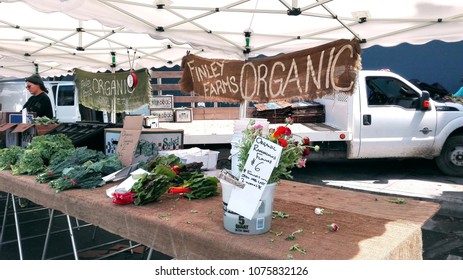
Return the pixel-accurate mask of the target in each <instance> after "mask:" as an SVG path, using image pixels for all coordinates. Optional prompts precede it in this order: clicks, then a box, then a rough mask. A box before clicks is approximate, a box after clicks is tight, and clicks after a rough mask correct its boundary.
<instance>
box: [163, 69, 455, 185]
mask: <svg viewBox="0 0 463 280" xmlns="http://www.w3.org/2000/svg"><path fill="white" fill-rule="evenodd" d="M314 101H316V102H319V103H321V104H323V105H324V106H325V122H324V123H296V124H293V125H292V126H291V130H292V131H293V133H296V134H299V135H300V136H308V137H309V138H310V139H311V142H312V143H313V144H318V145H319V146H320V147H321V150H320V152H319V153H312V154H311V156H310V157H311V160H312V159H316V157H320V158H324V159H328V158H338V159H339V158H344V159H346V158H347V159H367V158H370V159H371V158H428V159H436V162H437V166H438V167H439V169H440V170H441V171H442V172H443V173H445V174H447V175H450V176H463V106H462V105H461V104H456V103H441V102H439V101H436V100H432V99H430V96H429V93H428V92H426V91H421V90H420V89H418V88H417V87H416V86H414V85H413V84H412V83H410V82H409V81H407V80H406V79H404V78H403V77H401V76H399V75H397V74H394V73H392V72H388V71H364V70H362V71H360V72H359V74H358V78H357V82H356V85H355V90H354V93H353V94H352V95H347V94H345V93H342V92H339V93H336V94H333V95H328V96H325V97H323V98H321V99H317V100H314ZM233 124H234V121H233V120H216V121H210V120H209V121H208V120H204V121H199V120H198V121H193V122H191V123H160V126H161V127H164V128H170V129H183V130H184V138H185V139H184V143H185V144H187V145H188V144H190V145H200V144H204V145H211V144H227V143H228V144H229V143H230V141H231V140H232V138H233V135H234V125H233ZM270 126H271V127H276V126H278V124H271V125H270Z"/></svg>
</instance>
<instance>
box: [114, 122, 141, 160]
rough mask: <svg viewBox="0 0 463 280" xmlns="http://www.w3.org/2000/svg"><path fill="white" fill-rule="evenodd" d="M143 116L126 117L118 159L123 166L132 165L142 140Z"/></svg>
mask: <svg viewBox="0 0 463 280" xmlns="http://www.w3.org/2000/svg"><path fill="white" fill-rule="evenodd" d="M143 119H144V117H143V116H126V117H125V119H124V126H123V128H122V132H121V136H120V138H119V142H118V143H117V147H116V153H117V158H118V159H119V160H120V161H121V163H122V165H123V166H129V165H131V164H132V161H133V158H134V154H135V150H136V148H137V145H138V141H139V140H140V134H141V128H142V125H143Z"/></svg>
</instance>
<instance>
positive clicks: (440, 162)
mask: <svg viewBox="0 0 463 280" xmlns="http://www.w3.org/2000/svg"><path fill="white" fill-rule="evenodd" d="M436 163H437V167H439V169H440V170H441V171H442V172H443V173H445V174H446V175H449V176H463V136H461V135H459V136H452V137H450V138H449V139H447V141H446V142H445V144H444V147H443V148H442V151H441V153H440V156H438V157H437V158H436Z"/></svg>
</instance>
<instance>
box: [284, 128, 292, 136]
mask: <svg viewBox="0 0 463 280" xmlns="http://www.w3.org/2000/svg"><path fill="white" fill-rule="evenodd" d="M285 134H286V135H287V136H289V135H291V129H289V127H287V128H286V131H285Z"/></svg>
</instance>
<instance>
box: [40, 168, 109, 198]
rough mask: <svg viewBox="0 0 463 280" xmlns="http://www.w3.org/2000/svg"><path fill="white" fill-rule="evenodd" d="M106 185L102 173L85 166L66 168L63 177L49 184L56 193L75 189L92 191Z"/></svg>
mask: <svg viewBox="0 0 463 280" xmlns="http://www.w3.org/2000/svg"><path fill="white" fill-rule="evenodd" d="M104 184H105V181H104V180H103V178H102V176H101V173H100V172H98V171H95V170H91V169H88V168H86V167H84V166H74V167H70V168H65V169H64V170H63V176H62V177H60V178H58V179H55V180H51V181H50V182H49V183H48V185H49V186H50V187H51V188H53V189H55V191H56V192H61V191H64V190H68V189H73V188H82V189H90V188H96V187H101V186H103V185H104Z"/></svg>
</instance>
